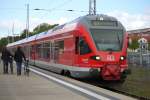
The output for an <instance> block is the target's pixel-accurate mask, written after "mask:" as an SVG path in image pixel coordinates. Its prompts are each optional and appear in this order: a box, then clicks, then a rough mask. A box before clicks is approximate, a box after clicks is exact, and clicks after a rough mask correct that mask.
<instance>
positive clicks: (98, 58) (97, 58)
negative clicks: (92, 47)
mask: <svg viewBox="0 0 150 100" xmlns="http://www.w3.org/2000/svg"><path fill="white" fill-rule="evenodd" d="M90 58H91V59H93V60H101V57H100V56H91V57H90Z"/></svg>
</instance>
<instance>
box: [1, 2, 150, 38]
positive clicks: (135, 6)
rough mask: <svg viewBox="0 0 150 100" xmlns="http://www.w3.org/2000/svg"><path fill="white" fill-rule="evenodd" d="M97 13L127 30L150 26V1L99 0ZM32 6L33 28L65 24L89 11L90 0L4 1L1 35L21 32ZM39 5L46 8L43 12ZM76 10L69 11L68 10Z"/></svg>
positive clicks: (31, 20)
mask: <svg viewBox="0 0 150 100" xmlns="http://www.w3.org/2000/svg"><path fill="white" fill-rule="evenodd" d="M96 1H97V4H96V5H97V14H107V15H111V16H114V17H116V18H117V19H118V20H119V21H121V22H122V24H123V25H124V26H125V28H126V29H127V30H135V29H141V28H150V0H96ZM26 4H29V5H30V31H32V29H33V28H34V27H35V26H37V25H38V24H40V23H43V22H45V23H49V24H63V23H65V22H68V21H71V20H73V19H75V18H77V17H79V16H83V15H86V14H88V10H89V0H0V13H1V14H0V37H4V36H8V35H12V26H13V23H14V32H15V34H20V33H21V31H22V30H23V29H25V26H26V16H27V14H26ZM35 8H40V9H45V10H41V11H36V10H34V9H35ZM70 9H72V10H75V11H74V12H68V11H66V10H70Z"/></svg>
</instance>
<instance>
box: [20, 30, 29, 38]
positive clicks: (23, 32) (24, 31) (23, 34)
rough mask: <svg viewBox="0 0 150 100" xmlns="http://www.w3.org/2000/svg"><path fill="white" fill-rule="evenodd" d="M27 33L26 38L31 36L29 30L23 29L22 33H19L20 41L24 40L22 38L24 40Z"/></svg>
mask: <svg viewBox="0 0 150 100" xmlns="http://www.w3.org/2000/svg"><path fill="white" fill-rule="evenodd" d="M27 32H28V36H31V34H32V33H31V32H29V30H28V29H24V30H23V31H22V32H21V35H20V39H24V38H26V34H27Z"/></svg>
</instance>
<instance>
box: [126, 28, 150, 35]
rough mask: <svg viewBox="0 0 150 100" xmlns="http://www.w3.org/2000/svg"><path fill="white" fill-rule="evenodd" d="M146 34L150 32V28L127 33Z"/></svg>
mask: <svg viewBox="0 0 150 100" xmlns="http://www.w3.org/2000/svg"><path fill="white" fill-rule="evenodd" d="M146 32H150V28H144V29H137V30H130V31H128V33H129V34H132V33H146Z"/></svg>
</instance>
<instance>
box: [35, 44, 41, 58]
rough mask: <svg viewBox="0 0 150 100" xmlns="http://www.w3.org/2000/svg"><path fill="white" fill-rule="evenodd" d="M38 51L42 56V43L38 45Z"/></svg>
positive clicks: (39, 55)
mask: <svg viewBox="0 0 150 100" xmlns="http://www.w3.org/2000/svg"><path fill="white" fill-rule="evenodd" d="M36 51H37V54H38V57H39V58H42V44H37V45H36Z"/></svg>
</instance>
